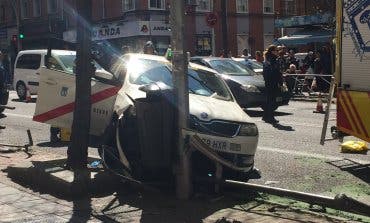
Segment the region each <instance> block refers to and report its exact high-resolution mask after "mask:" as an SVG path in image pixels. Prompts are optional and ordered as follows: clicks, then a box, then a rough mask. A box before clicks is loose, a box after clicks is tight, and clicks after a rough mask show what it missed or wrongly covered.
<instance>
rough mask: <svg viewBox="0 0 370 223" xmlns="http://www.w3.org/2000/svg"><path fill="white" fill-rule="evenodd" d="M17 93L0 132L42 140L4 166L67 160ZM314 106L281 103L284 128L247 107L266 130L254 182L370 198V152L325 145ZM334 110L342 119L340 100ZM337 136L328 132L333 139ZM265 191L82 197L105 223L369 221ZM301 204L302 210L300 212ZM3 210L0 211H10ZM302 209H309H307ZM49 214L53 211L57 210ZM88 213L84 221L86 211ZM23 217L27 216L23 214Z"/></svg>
mask: <svg viewBox="0 0 370 223" xmlns="http://www.w3.org/2000/svg"><path fill="white" fill-rule="evenodd" d="M10 98H11V100H10V103H9V104H10V105H11V106H15V107H16V109H15V110H12V111H6V112H5V116H4V117H2V118H1V117H0V121H1V125H6V129H4V130H0V143H13V144H20V145H23V144H26V143H27V142H28V140H27V134H26V129H31V132H32V136H33V139H34V144H35V145H36V146H34V147H33V148H32V150H31V151H32V152H31V155H30V154H26V153H24V152H20V151H19V152H16V153H9V154H3V153H0V167H1V169H2V170H4V169H8V167H10V166H13V167H14V166H16V165H19V164H22V165H24V163H25V162H31V163H32V162H44V161H50V160H59V159H64V158H65V157H66V144H51V143H49V142H48V141H49V126H48V125H45V124H41V123H36V122H33V121H32V115H33V111H34V108H35V103H32V102H31V103H23V102H19V101H17V99H16V96H15V93H14V92H11V96H10ZM315 106H316V103H315V102H301V101H292V102H291V103H290V105H289V106H283V107H281V108H279V110H278V112H277V113H276V116H277V118H278V119H279V120H280V125H279V126H271V125H268V124H266V123H264V122H262V121H261V115H262V112H261V110H260V109H248V110H246V113H247V114H248V115H249V116H250V117H251V119H252V120H253V121H254V122H255V123H256V124H257V126H258V128H259V131H260V140H259V147H258V151H257V153H256V157H255V165H256V166H257V167H258V168H259V169H260V170H261V171H262V178H261V179H257V180H251V182H253V183H257V184H262V185H269V186H277V187H281V188H286V189H292V190H299V191H303V192H310V193H316V194H322V195H328V196H335V195H336V194H338V193H343V192H344V193H346V194H347V195H349V196H352V197H354V198H356V199H359V200H361V201H363V202H366V203H370V186H369V184H370V168H369V164H370V156H369V155H360V154H343V153H339V145H340V143H338V142H337V141H334V140H328V141H326V144H325V145H324V146H321V145H319V139H320V134H321V128H322V121H323V115H322V114H314V113H313V112H312V111H313V110H314V109H315ZM331 115H332V116H331V117H335V105H333V108H332V110H331ZM334 122H335V121H334V120H332V121H330V124H329V126H330V125H333V124H334ZM330 137H331V136H330V133H328V134H327V138H330ZM348 139H352V138H348ZM89 155H90V156H92V157H96V156H97V151H96V149H95V148H89ZM7 174H8V173H6V172H2V173H1V174H0V178H1V179H0V182H1V183H2V184H4V185H7V186H9V187H12V188H15V189H17V190H19V191H21V192H25V193H28V194H29V195H30V196H31V195H32V196H36V197H38V198H39V199H44V198H46V200H48V201H50V202H54V203H57V204H63V205H65V206H67V207H72V208H74V207H75V206H76V205H74V204H76V203H77V202H76V201H73V200H68V199H65V198H62V197H60V196H59V197H58V195H53V194H51V193H50V192H43V191H40V190H39V189H40V188H37V187H31V186H30V185H26V184H20V182H19V181H13V180H12V179H10V178H8V175H7ZM248 196H249V198H248ZM263 197H264V198H263V199H262V201H261V199H260V195H250V194H245V193H240V194H239V195H237V196H232V197H229V196H224V197H221V198H219V197H212V196H204V195H202V194H195V196H194V198H193V199H192V200H191V201H188V202H178V201H177V200H176V199H174V196H173V195H171V194H164V195H163V194H156V193H154V194H153V193H148V192H146V191H142V190H141V189H137V188H132V187H131V186H128V185H126V184H123V185H122V190H116V191H112V190H111V191H110V193H107V194H103V195H100V196H95V197H91V198H89V199H88V200H87V201H86V200H85V201H83V202H82V203H84V202H85V205H83V207H84V208H85V210H86V208H87V210H89V207H90V209H92V211H87V212H88V213H89V214H88V215H89V216H90V217H91V216H93V217H92V219H90V220H92V221H94V220H95V221H103V222H109V221H111V222H202V221H203V222H217V221H218V220H219V222H221V219H222V217H226V218H227V219H228V220H229V221H231V222H232V221H233V220H235V221H236V222H237V221H240V222H279V221H280V222H338V221H339V222H341V221H343V222H349V221H350V220H352V221H362V222H370V220H369V219H366V218H364V217H362V216H353V215H347V214H343V213H338V212H333V211H331V212H330V215H331V216H332V215H334V216H337V217H340V219H342V220H333V219H332V218H326V217H324V218H322V217H320V216H318V215H316V214H317V213H314V214H311V213H308V214H307V213H306V212H305V211H306V210H308V209H309V207H308V205H306V206H307V207H303V204H301V203H299V202H296V201H292V200H282V199H280V198H276V197H273V196H265V195H263ZM266 200H267V201H268V202H272V203H279V204H278V205H271V204H269V203H268V202H265V201H266ZM158 201H160V202H158ZM0 202H2V198H0ZM281 204H283V205H281ZM8 205H10V204H9V203H8ZM10 206H11V205H10ZM79 207H81V206H79ZM296 208H298V209H299V211H297V210H295V209H296ZM77 209H81V208H77ZM1 210H2V209H0V214H1V216H3V214H2V212H1ZM73 210H75V209H72V211H71V210H69V211H70V212H68V211H67V212H68V213H67V214H66V215H69V217H68V216H66V215H64V217H63V216H60V215H57V216H58V217H62V218H65V219H62V221H61V222H63V220H64V221H68V220H69V219H70V217H71V216H72V215H73V213H75V214H74V217H76V216H79V215H80V214H86V211H82V212H81V213H80V212H78V211H73ZM302 210H303V212H304V213H305V214H302ZM42 215H45V216H47V215H50V213H49V214H47V213H44V214H42ZM84 218H85V219H84V221H85V220H86V216H85V217H84ZM302 218H305V219H302ZM1 219H2V218H1ZM17 219H23V218H21V216H20V218H17ZM252 219H253V220H252ZM256 219H257V220H256ZM343 219H345V220H343ZM14 221H16V219H15V220H14ZM22 222H23V221H22ZM31 222H32V221H31ZM33 222H35V221H33ZM36 222H37V221H36ZM41 222H43V221H41ZM50 222H53V221H50Z"/></svg>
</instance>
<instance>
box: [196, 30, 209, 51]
mask: <svg viewBox="0 0 370 223" xmlns="http://www.w3.org/2000/svg"><path fill="white" fill-rule="evenodd" d="M196 40H197V42H196V47H197V48H196V54H197V55H199V56H209V55H211V54H212V38H211V36H208V35H199V36H197V39H196Z"/></svg>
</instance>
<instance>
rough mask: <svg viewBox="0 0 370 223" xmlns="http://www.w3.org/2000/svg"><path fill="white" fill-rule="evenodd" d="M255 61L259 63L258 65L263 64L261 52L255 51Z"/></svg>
mask: <svg viewBox="0 0 370 223" xmlns="http://www.w3.org/2000/svg"><path fill="white" fill-rule="evenodd" d="M255 56H256V61H257V62H259V63H263V54H262V52H261V51H258V50H257V51H256V54H255Z"/></svg>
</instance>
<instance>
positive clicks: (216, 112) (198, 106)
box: [121, 87, 253, 123]
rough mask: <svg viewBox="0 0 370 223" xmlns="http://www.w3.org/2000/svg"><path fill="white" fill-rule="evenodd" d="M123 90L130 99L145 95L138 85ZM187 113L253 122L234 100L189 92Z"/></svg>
mask: <svg viewBox="0 0 370 223" xmlns="http://www.w3.org/2000/svg"><path fill="white" fill-rule="evenodd" d="M123 92H126V93H125V94H127V95H128V96H130V97H131V98H132V99H137V98H145V97H146V94H145V93H144V92H143V91H140V90H139V89H138V87H131V88H124V89H122V91H121V93H123ZM225 108H227V109H225ZM189 113H190V114H191V115H194V116H195V117H197V118H198V119H199V120H203V121H211V120H215V119H217V120H224V121H232V122H244V123H245V122H253V120H252V119H251V118H250V117H249V116H248V115H247V114H246V113H245V112H244V111H243V109H242V108H241V107H240V106H239V105H238V104H237V103H236V101H225V100H222V99H217V98H211V97H206V96H201V95H196V94H189Z"/></svg>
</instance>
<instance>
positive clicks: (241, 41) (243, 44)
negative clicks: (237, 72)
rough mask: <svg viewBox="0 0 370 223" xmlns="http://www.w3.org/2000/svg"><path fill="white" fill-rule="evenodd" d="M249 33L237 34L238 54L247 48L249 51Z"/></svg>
mask: <svg viewBox="0 0 370 223" xmlns="http://www.w3.org/2000/svg"><path fill="white" fill-rule="evenodd" d="M248 37H249V36H248V35H247V34H237V35H236V42H237V44H238V55H242V53H243V50H244V49H247V50H248V52H249V50H250V49H249V43H248Z"/></svg>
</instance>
